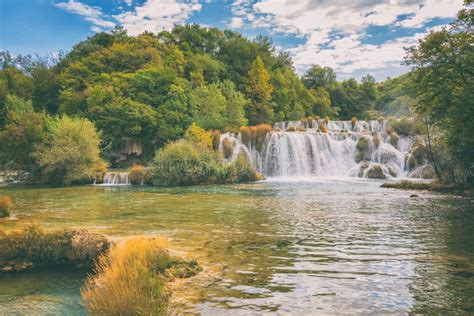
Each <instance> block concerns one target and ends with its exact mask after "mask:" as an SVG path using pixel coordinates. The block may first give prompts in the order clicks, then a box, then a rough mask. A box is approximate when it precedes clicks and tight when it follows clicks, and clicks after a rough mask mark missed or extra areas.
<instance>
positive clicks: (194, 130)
mask: <svg viewBox="0 0 474 316" xmlns="http://www.w3.org/2000/svg"><path fill="white" fill-rule="evenodd" d="M184 138H185V139H187V140H188V141H190V142H192V143H194V144H197V145H199V146H202V147H204V148H212V146H213V145H212V142H213V139H212V133H211V132H208V131H206V130H205V129H203V128H201V127H199V126H197V125H196V123H194V122H193V124H191V126H189V128H188V130H187V131H186V134H185V135H184Z"/></svg>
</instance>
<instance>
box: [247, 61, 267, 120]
mask: <svg viewBox="0 0 474 316" xmlns="http://www.w3.org/2000/svg"><path fill="white" fill-rule="evenodd" d="M246 91H247V96H248V98H249V99H250V105H249V107H248V109H247V117H248V119H249V121H250V123H251V124H252V125H256V124H259V123H265V122H267V123H268V122H271V121H272V118H273V109H272V108H271V106H270V100H271V97H272V92H273V86H272V84H271V83H270V75H269V73H268V71H267V70H266V68H265V65H264V64H263V61H262V59H261V58H260V56H257V58H255V60H254V61H253V63H252V66H251V67H250V70H249V72H248V75H247V86H246Z"/></svg>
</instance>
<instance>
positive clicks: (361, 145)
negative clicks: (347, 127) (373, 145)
mask: <svg viewBox="0 0 474 316" xmlns="http://www.w3.org/2000/svg"><path fill="white" fill-rule="evenodd" d="M356 149H357V153H356V157H355V160H356V162H360V161H362V160H370V156H371V150H370V142H369V139H368V138H367V137H365V136H362V137H361V138H359V139H358V140H357V143H356Z"/></svg>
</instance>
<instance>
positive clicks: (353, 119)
mask: <svg viewBox="0 0 474 316" xmlns="http://www.w3.org/2000/svg"><path fill="white" fill-rule="evenodd" d="M351 124H352V128H354V127H355V126H356V124H357V117H352V119H351Z"/></svg>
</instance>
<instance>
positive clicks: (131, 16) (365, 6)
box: [0, 0, 463, 80]
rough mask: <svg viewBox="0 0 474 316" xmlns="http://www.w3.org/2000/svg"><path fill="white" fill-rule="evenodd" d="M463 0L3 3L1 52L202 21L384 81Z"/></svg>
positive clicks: (45, 50)
mask: <svg viewBox="0 0 474 316" xmlns="http://www.w3.org/2000/svg"><path fill="white" fill-rule="evenodd" d="M462 3H463V1H462V0H0V50H9V51H10V52H11V53H13V54H39V55H47V54H54V53H57V52H58V51H65V52H67V51H69V50H70V49H71V48H72V46H73V45H74V44H76V43H77V42H79V41H81V40H84V39H86V38H87V37H88V36H91V35H93V34H94V33H96V32H102V31H110V30H111V29H112V28H113V27H114V26H115V25H122V26H123V27H124V28H125V29H126V30H127V31H128V33H129V34H130V35H137V34H140V33H142V32H144V31H151V32H159V31H162V30H171V29H172V28H173V26H174V25H177V24H186V23H197V24H200V25H202V26H206V27H218V28H221V29H232V30H235V31H238V32H240V33H242V34H243V35H245V36H246V37H248V38H250V39H252V38H254V37H255V36H257V35H258V34H262V35H267V36H270V37H271V38H272V39H273V43H274V45H275V47H276V48H277V49H278V50H282V51H288V52H289V53H290V54H291V56H292V59H293V62H294V64H295V67H296V70H297V71H298V73H300V74H302V73H304V71H305V70H306V69H308V67H310V65H312V64H318V65H321V66H328V67H332V68H333V69H334V70H335V71H336V73H337V75H338V78H339V79H344V78H348V77H355V78H358V79H360V78H361V77H362V76H364V75H365V74H367V73H370V74H372V75H373V76H374V77H375V78H376V79H377V80H383V79H385V78H386V77H395V76H397V75H400V74H402V73H404V72H406V71H407V70H408V68H407V67H406V66H404V65H403V64H402V62H403V57H404V55H405V50H404V47H409V46H411V45H414V44H416V43H417V41H418V40H419V39H421V38H423V37H424V36H425V35H426V34H427V33H428V32H429V31H430V30H437V29H440V28H442V27H443V26H444V25H447V24H449V23H450V22H452V21H453V19H454V18H455V16H456V13H457V12H458V11H459V10H460V9H461V8H462Z"/></svg>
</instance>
